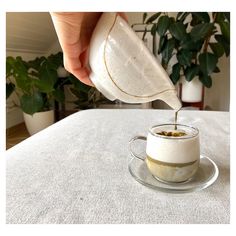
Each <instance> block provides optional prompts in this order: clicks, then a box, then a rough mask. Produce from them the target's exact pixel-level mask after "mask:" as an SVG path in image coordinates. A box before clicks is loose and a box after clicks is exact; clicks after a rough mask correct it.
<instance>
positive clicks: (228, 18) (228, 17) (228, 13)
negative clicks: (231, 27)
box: [224, 12, 230, 22]
mask: <svg viewBox="0 0 236 236" xmlns="http://www.w3.org/2000/svg"><path fill="white" fill-rule="evenodd" d="M224 16H225V18H226V19H227V21H228V22H230V12H224Z"/></svg>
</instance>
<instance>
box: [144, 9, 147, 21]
mask: <svg viewBox="0 0 236 236" xmlns="http://www.w3.org/2000/svg"><path fill="white" fill-rule="evenodd" d="M146 18H147V12H144V13H143V23H144V22H145V20H146Z"/></svg>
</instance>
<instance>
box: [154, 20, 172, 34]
mask: <svg viewBox="0 0 236 236" xmlns="http://www.w3.org/2000/svg"><path fill="white" fill-rule="evenodd" d="M169 24H170V20H169V17H168V16H161V17H160V18H159V20H158V22H157V32H158V34H159V35H160V36H163V35H164V34H165V33H166V31H167V29H168V27H169Z"/></svg>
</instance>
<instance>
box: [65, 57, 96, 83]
mask: <svg viewBox="0 0 236 236" xmlns="http://www.w3.org/2000/svg"><path fill="white" fill-rule="evenodd" d="M82 55H83V54H82ZM82 55H81V56H82ZM64 66H65V69H66V70H67V71H69V72H70V73H71V74H73V75H74V76H75V77H77V78H78V79H79V80H80V81H81V82H82V83H85V84H87V85H89V86H94V85H93V83H92V81H91V80H90V79H89V73H90V71H89V69H88V68H86V66H83V64H82V63H81V62H80V58H79V57H68V56H67V55H66V54H64Z"/></svg>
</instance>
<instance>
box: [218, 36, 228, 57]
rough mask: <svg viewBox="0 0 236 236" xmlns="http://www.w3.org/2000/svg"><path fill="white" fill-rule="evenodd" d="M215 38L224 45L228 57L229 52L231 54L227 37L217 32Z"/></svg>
mask: <svg viewBox="0 0 236 236" xmlns="http://www.w3.org/2000/svg"><path fill="white" fill-rule="evenodd" d="M215 39H216V41H217V42H219V43H220V44H221V45H222V46H223V48H224V50H225V55H226V56H227V57H228V56H229V54H230V45H229V43H227V42H226V41H225V38H224V37H223V36H222V35H220V34H216V35H215Z"/></svg>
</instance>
